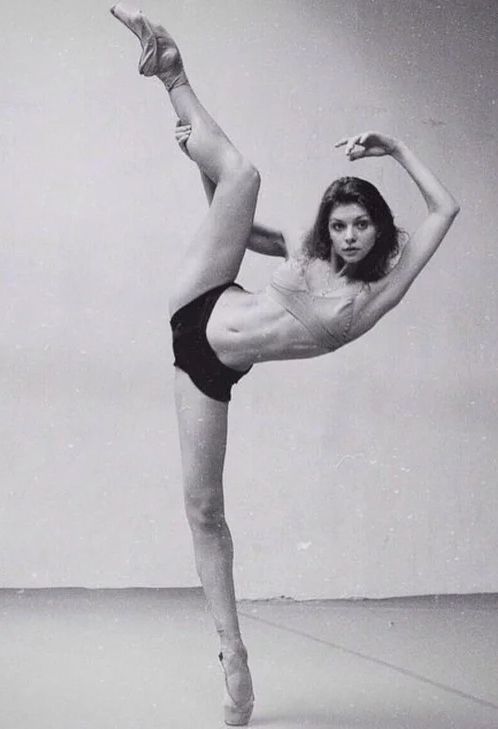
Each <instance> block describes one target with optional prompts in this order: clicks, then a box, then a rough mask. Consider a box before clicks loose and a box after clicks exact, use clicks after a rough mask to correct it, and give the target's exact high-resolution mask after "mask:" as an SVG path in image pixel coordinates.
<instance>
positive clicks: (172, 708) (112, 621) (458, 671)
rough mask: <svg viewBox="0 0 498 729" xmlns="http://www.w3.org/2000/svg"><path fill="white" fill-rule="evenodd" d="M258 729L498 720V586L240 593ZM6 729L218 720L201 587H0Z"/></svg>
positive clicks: (423, 727)
mask: <svg viewBox="0 0 498 729" xmlns="http://www.w3.org/2000/svg"><path fill="white" fill-rule="evenodd" d="M240 616H241V623H242V628H243V631H244V636H245V640H246V643H247V646H248V649H249V654H250V665H251V668H252V673H253V679H254V688H255V694H256V705H255V711H254V715H253V719H252V721H251V726H253V727H267V728H268V729H270V727H272V728H273V727H275V729H277V727H278V728H279V729H295V728H297V727H311V728H314V729H324V728H325V727H334V728H335V729H400V728H401V727H403V729H449V728H450V727H451V728H452V729H453V728H458V729H494V728H495V727H496V728H498V596H497V595H473V596H460V597H457V596H445V597H440V598H433V597H422V598H403V599H391V600H356V601H345V600H339V601H310V602H294V601H292V600H275V601H267V602H264V601H261V602H244V601H243V602H241V603H240ZM0 635H1V643H0V729H194V728H195V729H197V728H199V729H211V728H212V727H213V728H215V729H218V728H220V729H221V727H223V726H224V724H223V720H222V710H221V701H222V692H223V675H222V672H221V668H220V667H219V665H218V661H217V658H216V655H217V648H218V646H217V641H216V637H215V636H214V635H213V630H212V627H211V620H210V617H209V615H208V613H207V611H206V607H205V603H204V600H203V597H202V594H201V592H200V591H199V590H166V589H165V590H146V589H130V590H84V589H54V590H2V591H0Z"/></svg>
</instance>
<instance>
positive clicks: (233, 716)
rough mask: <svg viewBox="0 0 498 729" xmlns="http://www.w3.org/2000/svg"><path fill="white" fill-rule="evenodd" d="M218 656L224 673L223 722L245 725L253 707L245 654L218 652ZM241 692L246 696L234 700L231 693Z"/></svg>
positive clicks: (252, 695)
mask: <svg viewBox="0 0 498 729" xmlns="http://www.w3.org/2000/svg"><path fill="white" fill-rule="evenodd" d="M218 658H219V659H220V663H221V665H222V668H223V672H224V674H225V697H224V701H223V709H224V712H225V724H227V725H228V726H246V724H248V723H249V719H250V718H251V714H252V710H253V707H254V694H253V690H252V681H251V674H250V672H249V667H248V665H247V654H245V655H239V654H238V653H225V655H223V653H220V654H219V656H218ZM235 692H237V693H242V694H245V695H246V696H247V698H245V699H242V700H241V701H240V700H239V701H235V699H234V697H233V694H234V693H235Z"/></svg>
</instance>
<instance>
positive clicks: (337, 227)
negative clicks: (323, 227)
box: [332, 223, 342, 231]
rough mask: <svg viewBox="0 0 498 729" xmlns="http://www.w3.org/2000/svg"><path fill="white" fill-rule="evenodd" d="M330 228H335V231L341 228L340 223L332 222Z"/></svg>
mask: <svg viewBox="0 0 498 729" xmlns="http://www.w3.org/2000/svg"><path fill="white" fill-rule="evenodd" d="M332 230H336V231H339V230H342V225H341V224H340V223H334V224H333V225H332Z"/></svg>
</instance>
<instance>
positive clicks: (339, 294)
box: [266, 257, 364, 352]
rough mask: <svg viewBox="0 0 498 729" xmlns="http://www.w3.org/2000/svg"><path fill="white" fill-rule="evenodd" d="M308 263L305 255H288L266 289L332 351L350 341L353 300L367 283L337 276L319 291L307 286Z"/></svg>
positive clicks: (323, 345)
mask: <svg viewBox="0 0 498 729" xmlns="http://www.w3.org/2000/svg"><path fill="white" fill-rule="evenodd" d="M307 265H308V261H307V260H306V259H305V258H301V257H299V258H289V259H287V260H286V261H285V262H284V263H282V264H281V265H280V266H279V267H278V268H277V269H276V270H275V272H274V274H273V277H272V280H271V283H270V284H269V285H268V287H267V289H266V293H267V295H268V296H269V297H270V298H271V299H273V300H274V301H276V302H277V304H280V306H282V307H283V308H284V309H286V311H288V312H289V313H290V314H292V316H293V317H294V318H295V319H297V320H298V321H300V322H301V324H303V325H304V326H305V327H306V328H307V329H308V330H309V331H310V332H311V334H312V335H313V338H314V339H315V341H316V343H317V344H318V345H319V346H321V347H323V348H324V349H328V350H329V351H331V352H332V351H334V350H335V349H338V348H339V347H341V346H342V345H343V344H346V343H347V342H348V341H349V332H350V329H351V325H352V323H353V316H354V302H355V299H356V297H357V296H358V294H359V292H360V291H361V289H362V288H363V286H364V284H363V282H361V281H353V282H352V281H348V280H347V279H345V278H336V280H335V283H334V285H333V286H331V287H330V288H328V289H327V290H326V291H325V292H324V293H323V294H322V295H320V294H317V293H314V292H312V291H311V290H310V288H309V286H308V282H307V280H306V268H307Z"/></svg>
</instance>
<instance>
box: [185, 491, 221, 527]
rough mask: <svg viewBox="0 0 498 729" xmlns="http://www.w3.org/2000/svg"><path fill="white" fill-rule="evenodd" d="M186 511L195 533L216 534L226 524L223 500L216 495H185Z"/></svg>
mask: <svg viewBox="0 0 498 729" xmlns="http://www.w3.org/2000/svg"><path fill="white" fill-rule="evenodd" d="M185 511H186V514H187V520H188V523H189V525H190V528H191V529H192V530H193V531H203V532H216V531H219V530H220V529H221V528H222V527H223V526H224V524H225V513H224V509H223V499H222V498H220V497H218V496H216V495H214V494H209V493H207V494H195V495H193V494H189V493H188V492H187V493H186V495H185Z"/></svg>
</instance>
